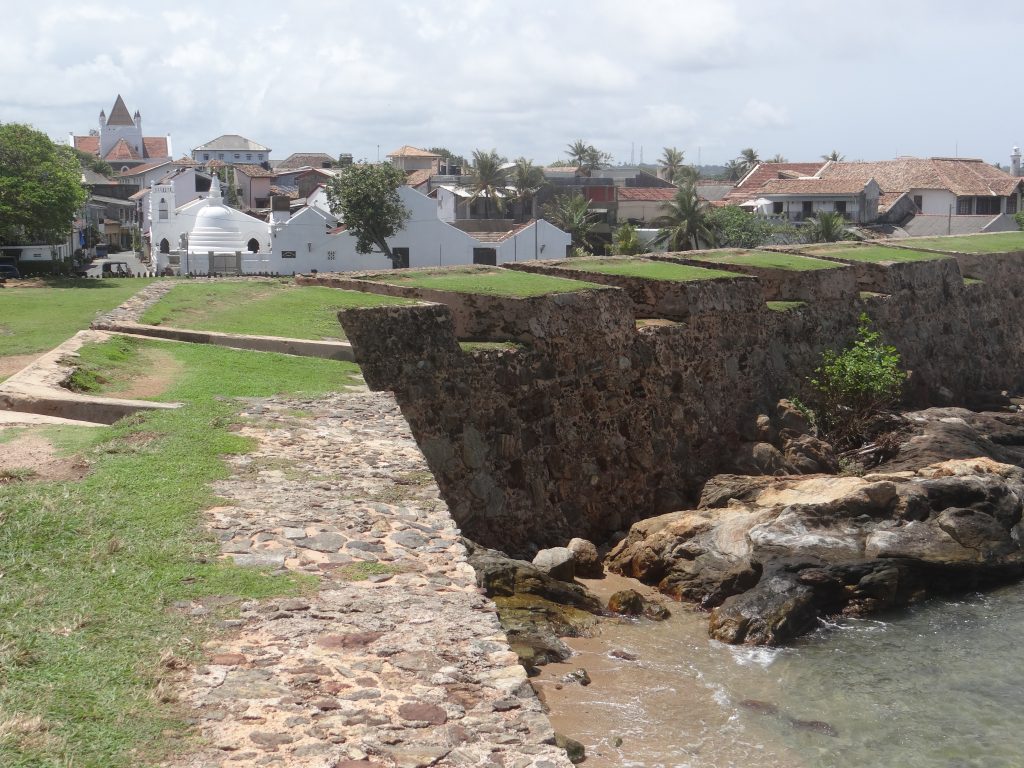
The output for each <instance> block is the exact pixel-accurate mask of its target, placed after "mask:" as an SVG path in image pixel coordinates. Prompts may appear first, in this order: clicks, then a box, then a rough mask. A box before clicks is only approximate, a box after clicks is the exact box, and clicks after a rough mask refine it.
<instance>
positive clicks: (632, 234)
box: [612, 224, 644, 256]
mask: <svg viewBox="0 0 1024 768" xmlns="http://www.w3.org/2000/svg"><path fill="white" fill-rule="evenodd" d="M643 250H644V247H643V246H642V245H641V244H640V238H639V237H638V236H637V233H636V227H634V226H633V225H632V224H623V225H622V226H620V227H619V228H618V229H616V230H615V234H614V235H613V236H612V254H613V255H615V256H634V255H635V254H638V253H642V252H643Z"/></svg>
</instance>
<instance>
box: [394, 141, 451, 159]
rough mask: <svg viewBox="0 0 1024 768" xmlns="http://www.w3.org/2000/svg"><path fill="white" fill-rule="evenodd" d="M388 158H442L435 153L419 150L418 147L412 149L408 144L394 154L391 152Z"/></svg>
mask: <svg viewBox="0 0 1024 768" xmlns="http://www.w3.org/2000/svg"><path fill="white" fill-rule="evenodd" d="M387 156H388V157H440V155H435V154H434V153H433V152H427V150H425V149H418V148H417V147H410V146H409V145H408V144H406V145H405V146H402V147H399V148H398V149H396V150H395V151H394V152H389V153H388V155H387Z"/></svg>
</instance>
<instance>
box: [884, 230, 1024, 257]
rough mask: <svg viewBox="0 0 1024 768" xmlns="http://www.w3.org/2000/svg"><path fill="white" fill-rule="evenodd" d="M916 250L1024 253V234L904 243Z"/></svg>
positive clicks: (936, 238)
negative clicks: (916, 248) (914, 247)
mask: <svg viewBox="0 0 1024 768" xmlns="http://www.w3.org/2000/svg"><path fill="white" fill-rule="evenodd" d="M904 242H905V243H906V244H907V245H910V246H916V247H918V248H931V249H932V250H936V251H953V252H955V253H1010V252H1012V251H1024V232H994V233H992V234H991V235H968V236H962V237H928V238H911V239H910V240H906V241H904Z"/></svg>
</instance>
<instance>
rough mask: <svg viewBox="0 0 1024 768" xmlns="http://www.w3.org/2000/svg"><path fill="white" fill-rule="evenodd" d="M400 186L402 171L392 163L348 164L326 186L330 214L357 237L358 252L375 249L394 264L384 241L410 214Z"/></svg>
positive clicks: (394, 232) (367, 251)
mask: <svg viewBox="0 0 1024 768" xmlns="http://www.w3.org/2000/svg"><path fill="white" fill-rule="evenodd" d="M403 184H405V172H404V171H402V170H401V169H400V168H396V167H395V166H393V165H391V163H377V164H375V165H371V164H369V163H367V164H362V165H350V166H347V167H345V168H343V169H341V172H340V173H339V174H338V175H336V176H335V177H334V178H332V179H331V180H330V181H329V182H328V183H327V200H328V202H329V203H330V206H331V212H332V213H333V214H334V215H335V216H337V217H338V218H339V219H341V220H342V221H343V222H344V223H345V225H346V226H347V227H348V229H349V231H350V232H351V233H352V234H353V235H355V236H356V252H357V253H373V247H374V246H376V247H377V248H378V249H379V250H380V251H381V252H382V253H383V254H384V255H385V256H387V257H388V258H389V259H391V260H392V261H394V255H393V254H392V253H391V246H389V245H388V242H387V239H388V238H389V237H394V236H395V235H396V234H397V233H398V232H399V231H400V230H401V229H402V227H404V226H405V222H407V221H408V220H409V217H410V216H411V215H412V212H411V211H410V210H409V209H408V208H406V207H405V205H403V204H402V198H401V197H400V196H399V194H398V188H399V187H401V186H402V185H403Z"/></svg>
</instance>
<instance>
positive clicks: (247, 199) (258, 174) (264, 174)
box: [233, 163, 276, 210]
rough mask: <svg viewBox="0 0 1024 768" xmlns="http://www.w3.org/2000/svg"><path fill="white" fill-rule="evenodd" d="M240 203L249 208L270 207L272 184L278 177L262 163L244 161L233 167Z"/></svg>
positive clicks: (244, 207)
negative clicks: (254, 163) (255, 163)
mask: <svg viewBox="0 0 1024 768" xmlns="http://www.w3.org/2000/svg"><path fill="white" fill-rule="evenodd" d="M233 170H234V172H235V188H236V190H237V193H238V204H239V205H240V206H241V207H242V208H243V209H247V210H252V209H254V208H269V207H270V186H271V184H272V183H273V182H274V180H275V178H276V174H275V173H274V172H273V171H268V170H267V169H266V168H264V167H263V166H261V165H253V164H252V163H242V164H241V165H235V166H234V167H233Z"/></svg>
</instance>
